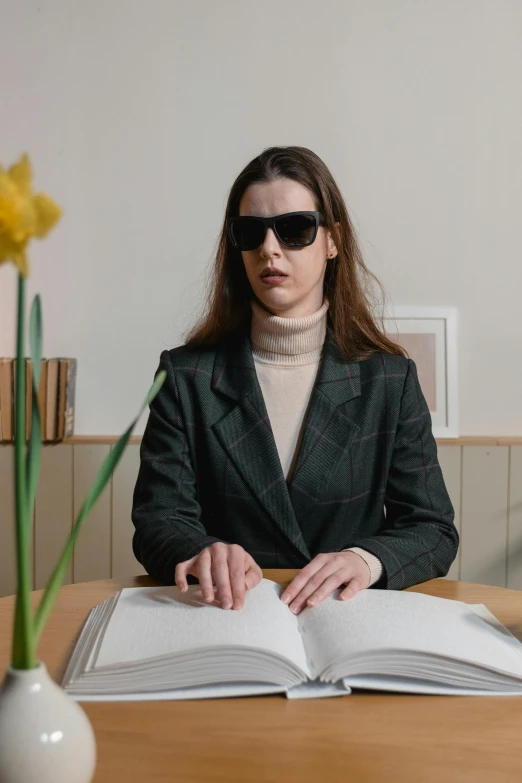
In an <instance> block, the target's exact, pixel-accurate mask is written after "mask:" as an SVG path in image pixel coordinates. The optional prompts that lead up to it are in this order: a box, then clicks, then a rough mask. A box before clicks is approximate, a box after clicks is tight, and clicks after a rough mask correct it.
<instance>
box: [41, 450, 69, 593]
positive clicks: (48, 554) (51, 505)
mask: <svg viewBox="0 0 522 783" xmlns="http://www.w3.org/2000/svg"><path fill="white" fill-rule="evenodd" d="M34 506H35V551H36V553H37V556H36V558H35V590H40V589H41V588H44V587H45V586H46V584H47V580H48V579H49V577H50V575H51V573H52V572H53V570H54V568H55V567H56V564H57V563H58V558H59V557H60V555H61V553H62V551H63V548H64V546H65V542H66V541H67V536H68V535H69V533H70V532H71V527H72V523H73V446H65V445H63V444H57V445H55V446H45V448H43V449H42V464H41V469H40V481H39V483H38V488H37V490H36V499H35V504H34ZM72 581H73V578H72V563H70V564H69V568H68V569H67V573H66V576H65V579H64V584H66V585H68V584H71V583H72Z"/></svg>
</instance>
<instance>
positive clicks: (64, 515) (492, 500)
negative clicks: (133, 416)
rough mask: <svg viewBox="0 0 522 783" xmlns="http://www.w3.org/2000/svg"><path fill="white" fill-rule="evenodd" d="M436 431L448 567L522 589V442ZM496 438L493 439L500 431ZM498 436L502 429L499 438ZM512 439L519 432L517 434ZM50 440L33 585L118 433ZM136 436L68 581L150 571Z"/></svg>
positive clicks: (2, 486)
mask: <svg viewBox="0 0 522 783" xmlns="http://www.w3.org/2000/svg"><path fill="white" fill-rule="evenodd" d="M460 440H462V439H459V442H456V443H455V444H450V443H443V442H440V441H438V457H439V461H440V465H441V469H442V473H443V476H444V481H445V483H446V486H447V488H448V492H449V495H450V498H451V501H452V503H453V507H454V509H455V524H456V526H457V529H458V530H459V533H460V548H459V553H458V556H457V558H456V560H455V562H454V563H453V565H452V566H451V569H450V571H449V573H448V575H447V578H448V579H463V580H465V581H471V582H479V583H482V584H488V585H499V586H505V585H507V586H508V587H512V588H516V589H522V443H516V442H514V443H511V444H504V445H499V444H497V443H490V442H489V441H488V442H486V443H485V444H484V443H483V444H482V445H477V439H475V440H473V441H472V444H471V445H462V444H461V443H460ZM492 440H494V439H492ZM497 440H498V439H497ZM512 440H513V439H512ZM92 441H93V439H92V438H85V439H84V440H79V441H77V439H75V442H74V443H72V442H70V441H68V442H64V443H60V444H56V445H47V446H45V447H44V449H43V456H42V470H41V475H40V482H39V485H38V491H37V495H36V504H35V519H34V528H35V536H34V540H35V551H34V585H35V589H39V588H42V587H44V586H45V583H46V580H47V578H48V576H49V574H50V573H51V570H52V569H53V568H54V566H55V565H56V562H57V559H58V557H59V555H60V553H61V551H62V548H63V545H64V544H65V540H66V537H67V534H68V532H69V530H70V529H71V526H72V524H73V521H74V519H75V518H76V515H77V514H78V512H79V510H80V507H81V505H82V503H83V501H84V500H85V497H86V495H87V493H88V491H89V490H90V488H91V486H92V482H93V480H94V477H95V475H96V473H97V471H98V470H99V468H100V466H101V464H102V462H103V460H104V459H105V458H106V456H107V455H108V453H109V450H110V448H111V445H112V444H113V443H114V442H115V439H112V438H106V439H105V440H104V442H92ZM140 441H141V438H139V437H137V438H135V439H134V441H133V443H131V444H129V445H128V446H127V449H126V450H125V452H124V454H123V456H122V458H121V460H120V462H119V464H118V467H117V468H116V471H115V472H114V474H113V476H112V479H111V481H110V482H109V485H108V486H107V488H106V489H105V490H104V493H103V494H102V496H101V498H100V499H99V500H98V502H97V504H96V505H95V506H94V508H93V510H92V511H91V513H90V514H89V516H88V518H87V519H86V520H85V522H84V524H83V528H82V530H81V532H80V536H79V538H78V541H77V544H76V547H75V552H74V563H73V564H71V567H70V569H69V573H68V576H67V579H66V583H69V582H71V581H72V582H82V581H92V580H95V579H108V578H111V577H113V578H125V577H128V576H133V575H140V574H144V573H145V571H144V569H143V567H142V566H141V565H140V564H139V563H138V562H137V560H136V559H135V558H134V554H133V552H132V536H133V533H134V526H133V524H132V520H131V507H132V493H133V490H134V485H135V482H136V478H137V474H138V468H139V445H140ZM13 452H14V449H13V446H12V445H4V446H2V447H0V595H10V594H12V593H14V592H15V589H16V583H15V558H14V499H13V484H14V481H13Z"/></svg>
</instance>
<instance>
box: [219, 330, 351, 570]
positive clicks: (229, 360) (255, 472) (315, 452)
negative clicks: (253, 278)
mask: <svg viewBox="0 0 522 783" xmlns="http://www.w3.org/2000/svg"><path fill="white" fill-rule="evenodd" d="M211 388H212V390H213V391H214V393H215V394H217V395H225V396H226V397H227V398H228V400H229V403H231V407H230V409H229V410H228V412H227V413H226V414H225V415H224V416H222V417H221V418H220V419H219V420H218V421H216V422H215V423H214V424H213V425H212V428H213V430H214V432H215V433H216V435H217V437H218V439H219V441H220V442H221V445H222V447H223V448H224V450H225V451H226V452H227V454H228V456H229V457H230V459H231V460H232V462H233V463H234V465H235V467H236V469H237V470H238V472H239V473H240V474H241V475H242V476H243V478H244V480H245V481H246V482H247V484H248V485H249V487H250V489H251V491H252V493H253V495H254V496H255V497H256V499H257V501H258V502H259V504H260V505H261V506H262V508H263V509H264V511H265V512H266V513H267V514H268V516H269V517H270V518H271V520H272V522H273V524H275V525H276V526H277V527H278V528H279V529H280V531H282V532H283V533H284V535H285V536H286V537H287V538H288V539H289V541H291V542H292V544H293V545H294V546H295V547H296V549H297V550H298V551H299V552H300V553H301V555H303V556H304V557H306V558H307V559H308V560H310V559H311V554H310V551H309V549H308V546H307V544H306V543H305V540H304V538H303V532H302V531H303V525H304V523H305V519H306V518H307V517H308V516H309V515H310V514H311V513H312V512H313V510H314V507H315V505H316V504H317V503H321V502H324V500H325V488H326V485H327V483H328V479H329V477H330V476H331V474H332V472H333V470H334V468H335V466H336V464H337V462H338V460H339V459H340V457H341V455H342V454H344V453H345V452H346V450H347V449H348V448H349V447H350V445H351V443H352V441H353V439H354V438H355V436H356V435H357V433H358V432H359V426H358V425H357V423H356V422H355V421H353V420H351V419H350V418H348V417H347V416H346V414H345V413H343V411H342V410H341V408H340V406H343V404H344V403H346V402H349V401H350V400H352V399H354V398H356V397H358V396H360V394H361V382H360V367H359V362H357V361H346V360H344V359H343V357H342V354H341V352H340V350H339V348H338V346H337V343H336V341H335V338H334V337H333V335H331V334H330V332H329V331H327V333H326V337H325V341H324V344H323V352H322V356H321V360H320V364H319V369H318V374H317V377H316V381H315V384H314V387H313V389H312V394H311V398H310V403H309V406H308V411H307V414H306V422H305V430H304V434H303V437H302V439H301V443H300V446H299V453H298V455H297V459H296V462H295V465H294V470H293V473H292V475H291V477H290V481H289V483H288V484H287V482H286V479H285V476H284V474H283V470H282V467H281V461H280V459H279V454H278V452H277V447H276V443H275V440H274V436H273V432H272V428H271V425H270V420H269V417H268V413H267V410H266V406H265V402H264V398H263V393H262V390H261V387H260V385H259V381H258V378H257V372H256V368H255V364H254V359H253V356H252V346H251V341H250V335H249V334H248V333H247V332H246V331H245V332H243V333H240V334H239V335H237V336H236V337H234V338H233V339H231V340H230V341H229V342H228V343H227V345H226V346H225V347H223V348H221V349H218V351H217V353H216V360H215V363H214V368H213V372H212V380H211Z"/></svg>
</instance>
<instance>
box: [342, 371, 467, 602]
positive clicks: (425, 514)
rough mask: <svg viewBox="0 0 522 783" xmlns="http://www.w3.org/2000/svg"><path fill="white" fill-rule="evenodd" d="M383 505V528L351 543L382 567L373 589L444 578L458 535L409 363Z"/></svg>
mask: <svg viewBox="0 0 522 783" xmlns="http://www.w3.org/2000/svg"><path fill="white" fill-rule="evenodd" d="M384 506H385V508H386V527H385V529H384V530H382V532H380V533H379V535H376V536H371V537H368V538H365V539H360V540H358V541H356V542H355V543H354V546H357V547H361V548H363V549H366V550H368V551H369V552H371V553H372V554H374V555H375V556H376V557H378V558H379V560H380V561H381V562H382V564H383V574H382V577H381V579H379V581H378V582H377V583H376V584H375V587H386V588H388V589H392V590H401V589H404V588H406V587H410V586H411V585H414V584H418V583H419V582H424V581H427V580H428V579H433V578H435V577H439V576H445V575H446V574H447V573H448V570H449V567H450V565H451V563H452V562H453V560H454V559H455V557H456V555H457V550H458V545H459V535H458V532H457V529H456V527H455V524H454V517H455V514H454V509H453V506H452V504H451V500H450V498H449V495H448V492H447V489H446V486H445V484H444V479H443V476H442V471H441V469H440V465H439V462H438V458H437V444H436V441H435V438H434V436H433V433H432V428H431V414H430V411H429V408H428V405H427V402H426V399H425V397H424V395H423V392H422V389H421V387H420V384H419V379H418V376H417V367H416V365H415V362H414V361H413V359H408V369H407V372H406V378H405V381H404V387H403V393H402V399H401V406H400V413H399V421H398V425H397V430H396V434H395V440H394V446H393V453H392V459H391V464H390V468H389V471H388V477H387V482H386V490H385V495H384Z"/></svg>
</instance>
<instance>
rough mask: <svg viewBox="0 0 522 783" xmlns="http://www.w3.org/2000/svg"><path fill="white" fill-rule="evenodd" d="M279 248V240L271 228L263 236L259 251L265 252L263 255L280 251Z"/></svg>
mask: <svg viewBox="0 0 522 783" xmlns="http://www.w3.org/2000/svg"><path fill="white" fill-rule="evenodd" d="M280 249H281V246H280V244H279V240H278V238H277V237H276V235H275V233H274V230H273V229H272V228H268V229H267V231H266V234H265V238H264V240H263V242H262V244H261V250H263V251H265V253H267V254H270V252H271V251H272V252H273V251H274V250H280Z"/></svg>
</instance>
